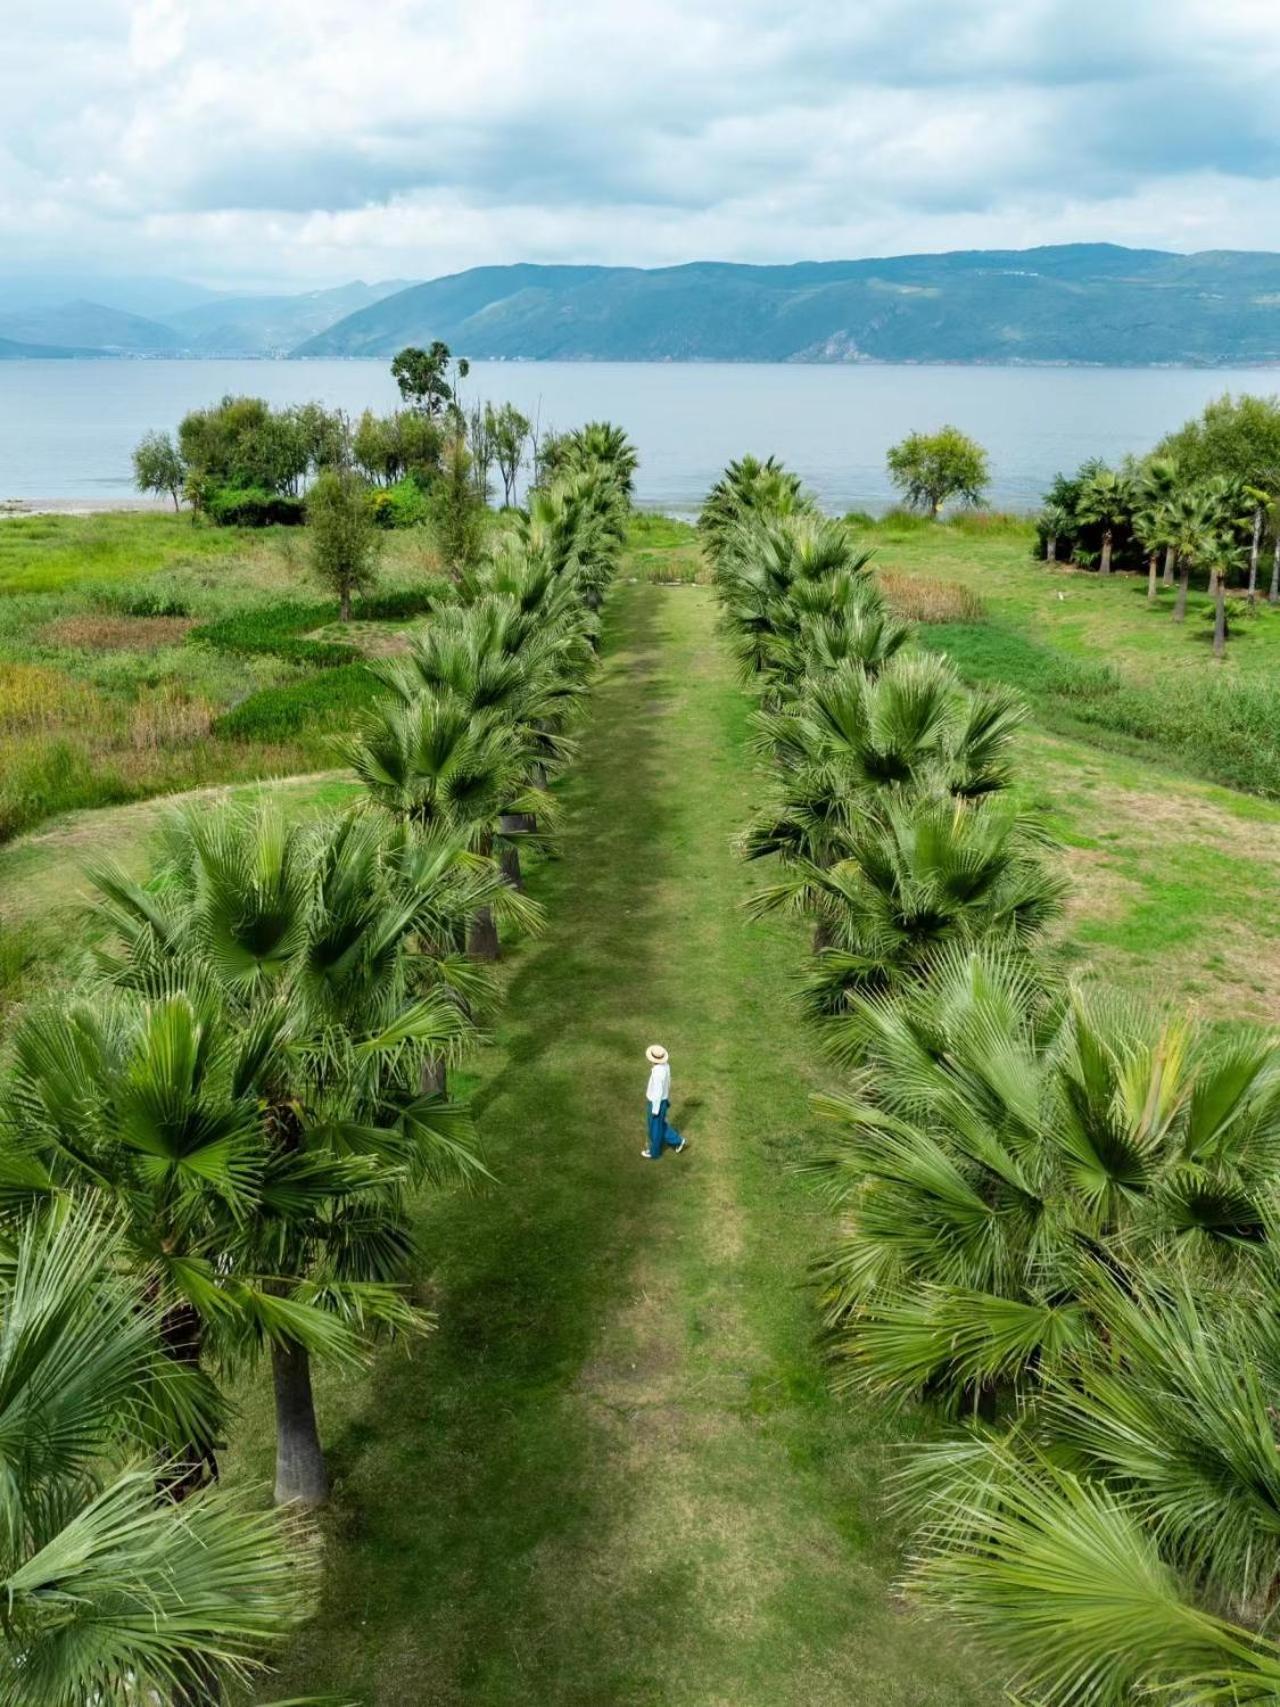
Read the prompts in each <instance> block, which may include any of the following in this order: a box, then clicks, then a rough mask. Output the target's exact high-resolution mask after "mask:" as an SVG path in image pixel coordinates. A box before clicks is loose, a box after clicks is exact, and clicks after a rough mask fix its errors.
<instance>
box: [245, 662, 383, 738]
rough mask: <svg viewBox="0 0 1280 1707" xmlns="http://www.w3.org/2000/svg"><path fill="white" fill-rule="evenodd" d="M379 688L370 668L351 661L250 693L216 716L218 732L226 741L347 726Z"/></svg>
mask: <svg viewBox="0 0 1280 1707" xmlns="http://www.w3.org/2000/svg"><path fill="white" fill-rule="evenodd" d="M349 657H350V654H349V653H348V659H349ZM377 691H378V684H377V682H376V681H375V680H374V678H373V676H371V675H370V673H369V670H368V668H367V666H366V665H364V664H352V663H350V662H349V661H348V662H346V663H344V664H343V665H342V666H341V668H339V669H332V670H322V671H320V672H319V673H318V674H316V675H314V676H305V677H304V678H303V679H302V680H301V681H297V682H286V683H285V684H284V686H283V687H275V688H263V689H262V690H261V691H260V692H258V693H254V694H250V695H249V697H248V699H245V700H241V702H240V704H239V705H237V706H235V707H233V708H232V710H230V711H226V712H224V713H223V714H222V716H221V717H219V718H218V719H217V720H216V722H215V723H214V725H213V732H214V734H215V735H217V736H218V737H219V738H220V739H221V740H224V741H288V740H292V739H294V738H295V737H297V736H299V735H313V734H315V733H317V731H321V730H329V729H335V730H336V729H345V728H347V727H348V726H349V725H350V723H351V721H352V719H353V718H354V717H355V715H356V714H357V713H358V712H361V711H365V710H367V709H368V707H369V706H370V705H371V704H372V703H373V699H374V697H375V695H376V693H377Z"/></svg>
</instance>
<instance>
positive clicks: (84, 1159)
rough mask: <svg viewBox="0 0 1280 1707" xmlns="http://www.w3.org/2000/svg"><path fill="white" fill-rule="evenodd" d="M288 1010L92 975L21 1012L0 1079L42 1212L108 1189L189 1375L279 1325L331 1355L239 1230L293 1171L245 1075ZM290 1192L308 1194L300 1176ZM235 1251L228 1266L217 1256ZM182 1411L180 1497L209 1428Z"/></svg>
mask: <svg viewBox="0 0 1280 1707" xmlns="http://www.w3.org/2000/svg"><path fill="white" fill-rule="evenodd" d="M285 1025H286V1016H285V1015H284V1014H283V1013H281V1012H279V1011H276V1010H273V1011H271V1012H269V1013H265V1014H264V1015H263V1016H262V1017H261V1019H260V1022H259V1023H258V1024H257V1025H256V1026H254V1027H252V1028H241V1027H239V1026H237V1025H236V1024H235V1023H234V1014H233V1012H232V1011H231V1009H230V1007H229V1004H228V1002H227V1000H226V999H225V998H224V997H223V995H222V994H221V993H220V992H219V991H218V990H217V989H216V988H211V987H209V985H208V984H207V982H205V983H204V984H203V985H202V984H201V982H200V981H199V980H196V981H194V982H193V983H192V984H191V985H190V987H184V982H183V980H181V979H180V978H178V979H168V980H160V981H158V982H157V984H156V986H155V989H154V991H140V990H134V989H122V990H114V991H113V990H106V989H103V988H101V987H91V988H89V989H86V990H84V991H81V992H78V993H76V994H74V995H72V996H70V997H69V996H67V995H66V994H62V995H59V996H58V997H56V998H53V997H51V998H50V999H49V1000H47V1001H45V1002H41V1003H39V1004H37V1005H36V1006H34V1007H33V1008H31V1009H30V1010H28V1011H27V1012H26V1013H25V1014H24V1016H23V1018H22V1021H21V1022H20V1024H19V1025H18V1027H17V1030H16V1033H15V1036H14V1039H13V1064H12V1070H11V1073H10V1075H9V1079H8V1082H7V1083H6V1085H5V1087H4V1091H5V1103H4V1109H3V1139H4V1151H3V1153H4V1161H5V1166H6V1168H7V1170H8V1173H9V1175H10V1176H11V1177H17V1178H19V1179H21V1180H22V1181H23V1187H24V1189H23V1196H24V1197H25V1199H26V1200H27V1201H28V1202H29V1203H30V1204H31V1205H32V1206H33V1207H34V1208H37V1209H38V1208H40V1207H42V1206H43V1205H44V1204H46V1203H49V1202H50V1201H56V1200H57V1199H58V1198H61V1197H70V1198H73V1199H81V1200H83V1199H86V1198H88V1199H92V1200H95V1201H97V1200H101V1199H104V1198H105V1200H106V1201H107V1202H108V1203H109V1204H110V1205H111V1206H112V1209H113V1211H114V1212H115V1213H116V1214H117V1215H118V1217H119V1221H120V1227H121V1239H122V1243H123V1248H124V1249H125V1250H127V1251H128V1252H129V1253H130V1256H131V1260H132V1262H133V1265H134V1267H135V1268H136V1269H137V1270H138V1271H140V1272H145V1273H146V1274H147V1275H148V1276H149V1277H150V1278H149V1282H148V1284H149V1289H150V1293H151V1295H152V1297H153V1298H154V1300H155V1303H156V1307H157V1310H158V1312H159V1314H158V1317H157V1321H158V1331H159V1336H160V1343H161V1346H162V1348H163V1350H164V1352H165V1354H166V1355H167V1356H168V1357H169V1358H171V1359H172V1361H173V1363H174V1365H175V1366H176V1368H177V1369H178V1370H180V1371H181V1372H182V1373H183V1374H184V1375H185V1376H186V1377H187V1378H188V1379H189V1380H190V1381H191V1382H193V1383H196V1382H207V1381H208V1379H209V1368H210V1357H211V1356H213V1357H215V1358H216V1357H218V1356H220V1355H223V1354H225V1353H227V1352H229V1351H230V1350H231V1348H233V1347H234V1346H235V1345H236V1344H238V1343H249V1342H252V1341H254V1340H257V1341H259V1342H261V1341H264V1340H265V1341H267V1342H270V1341H271V1340H273V1339H276V1338H280V1337H287V1338H288V1339H290V1340H293V1341H297V1342H299V1343H304V1344H307V1345H309V1346H310V1347H312V1348H313V1349H316V1350H320V1351H323V1352H326V1353H330V1354H335V1355H336V1354H339V1353H340V1352H341V1351H342V1349H343V1346H344V1344H345V1343H346V1342H347V1340H348V1336H347V1334H346V1333H345V1331H344V1330H343V1328H342V1326H341V1324H340V1323H338V1322H336V1321H335V1320H334V1319H333V1318H331V1317H330V1316H329V1315H327V1314H326V1313H325V1312H324V1311H322V1310H318V1309H316V1308H315V1307H314V1306H313V1304H312V1303H311V1302H310V1301H308V1300H306V1299H299V1298H288V1297H282V1296H280V1295H279V1289H278V1287H277V1285H276V1279H277V1271H275V1270H274V1268H268V1269H266V1270H265V1272H264V1269H263V1268H262V1267H260V1266H254V1265H253V1264H252V1263H251V1261H250V1260H249V1252H248V1250H246V1248H245V1244H244V1231H245V1229H246V1228H247V1227H248V1226H249V1225H250V1224H251V1221H252V1217H253V1216H254V1214H255V1213H257V1212H258V1211H260V1210H261V1209H263V1208H264V1207H265V1206H266V1205H267V1204H268V1203H269V1202H270V1200H271V1197H272V1194H273V1193H274V1192H275V1191H283V1192H286V1193H287V1192H288V1191H289V1189H290V1184H291V1182H290V1181H289V1180H288V1178H287V1177H286V1175H285V1174H284V1173H282V1172H281V1171H280V1170H279V1169H278V1168H276V1167H273V1166H272V1165H271V1164H272V1156H271V1152H270V1149H269V1147H268V1146H267V1144H266V1141H265V1135H264V1132H263V1127H262V1120H261V1111H260V1108H259V1104H258V1099H257V1096H256V1094H255V1082H256V1079H257V1075H258V1073H259V1072H260V1070H261V1068H262V1064H263V1062H264V1061H266V1060H268V1059H270V1056H271V1054H272V1052H273V1051H274V1050H276V1049H278V1048H280V1047H281V1046H282V1045H283V1042H284V1038H285ZM292 1183H295V1184H296V1186H297V1189H298V1190H299V1191H300V1192H301V1193H303V1195H305V1194H306V1191H307V1183H308V1182H307V1181H306V1179H305V1177H304V1178H300V1179H298V1180H297V1181H296V1182H292ZM230 1252H238V1253H240V1255H241V1256H242V1257H243V1258H244V1260H243V1261H241V1262H239V1263H238V1264H236V1265H235V1266H234V1267H233V1268H231V1270H230V1271H229V1272H228V1270H227V1256H228V1253H230ZM204 1425H205V1418H204V1417H203V1416H201V1415H193V1417H192V1419H191V1429H190V1432H189V1433H188V1434H187V1435H186V1436H185V1437H184V1438H183V1439H181V1440H178V1441H175V1442H174V1443H173V1446H172V1450H171V1458H172V1464H171V1466H170V1469H169V1472H168V1479H167V1484H166V1486H167V1491H168V1492H169V1494H170V1495H171V1496H172V1497H174V1498H175V1499H182V1498H186V1497H188V1496H189V1495H190V1494H191V1493H193V1492H194V1491H195V1490H196V1489H198V1488H200V1487H201V1486H203V1485H205V1484H206V1483H207V1482H208V1481H209V1480H210V1479H211V1478H213V1477H215V1476H216V1474H217V1461H216V1455H215V1441H216V1438H217V1437H216V1435H215V1434H212V1433H210V1432H209V1431H208V1429H207V1428H206V1427H205V1426H204Z"/></svg>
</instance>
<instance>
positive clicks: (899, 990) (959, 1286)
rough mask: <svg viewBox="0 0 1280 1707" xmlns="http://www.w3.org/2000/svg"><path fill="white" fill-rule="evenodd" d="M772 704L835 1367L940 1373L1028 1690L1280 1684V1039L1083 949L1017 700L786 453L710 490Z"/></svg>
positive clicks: (967, 1620) (959, 1583)
mask: <svg viewBox="0 0 1280 1707" xmlns="http://www.w3.org/2000/svg"><path fill="white" fill-rule="evenodd" d="M702 525H703V534H704V540H705V543H706V547H707V549H708V552H709V554H710V556H711V559H712V563H713V566H714V570H715V576H716V581H717V584H718V587H719V590H720V596H721V599H722V603H723V609H724V616H725V622H726V626H727V629H728V632H729V635H730V638H731V641H732V643H733V644H734V646H735V648H736V650H737V653H738V657H739V659H740V662H741V664H742V669H743V675H744V678H745V679H746V680H747V681H748V682H749V684H750V686H751V689H752V691H753V693H754V695H755V696H756V699H757V702H758V704H757V708H756V710H755V712H754V725H755V733H756V739H757V742H758V745H759V749H760V753H761V757H762V759H763V760H764V782H763V787H764V789H765V791H766V795H767V803H766V805H765V807H764V808H763V810H762V811H761V812H760V813H759V814H758V816H757V817H756V819H755V820H754V821H753V822H752V824H751V825H750V826H749V828H748V829H747V831H746V834H745V838H744V851H745V853H746V855H747V856H748V857H749V858H756V859H765V858H767V859H769V860H770V861H771V862H772V864H773V868H774V873H773V877H772V881H771V882H770V883H769V884H768V886H767V887H765V888H764V889H762V890H761V891H760V892H759V893H758V894H757V896H756V897H755V899H754V901H753V903H752V905H753V906H754V907H755V909H756V910H759V911H764V910H768V909H774V908H788V909H791V910H793V911H797V912H799V913H801V914H802V915H804V916H805V917H806V918H808V919H809V920H810V921H811V922H812V925H813V950H814V952H813V957H812V960H811V963H810V969H809V972H808V974H807V976H806V980H805V984H804V996H805V1000H806V1005H807V1007H808V1009H809V1011H810V1013H811V1014H812V1016H813V1018H814V1019H815V1020H816V1022H817V1025H818V1027H819V1032H820V1035H821V1037H822V1039H823V1042H824V1044H825V1046H826V1048H827V1050H828V1051H829V1053H830V1055H831V1057H832V1059H833V1061H834V1062H835V1063H836V1065H837V1067H838V1068H839V1070H840V1072H841V1074H842V1076H843V1078H844V1083H843V1086H842V1088H840V1089H839V1090H837V1091H835V1092H833V1093H830V1094H827V1095H824V1096H823V1097H820V1098H818V1099H816V1100H817V1106H818V1109H819V1112H820V1113H821V1114H822V1115H823V1116H824V1117H826V1119H827V1120H829V1121H830V1122H831V1125H832V1130H833V1132H834V1134H835V1137H834V1139H833V1141H832V1142H831V1143H830V1145H829V1146H828V1147H827V1150H826V1151H825V1153H824V1154H823V1155H822V1156H821V1157H820V1158H819V1159H818V1161H817V1162H816V1163H815V1164H814V1166H813V1169H812V1172H813V1175H814V1177H815V1179H816V1181H817V1182H818V1183H819V1185H820V1186H821V1188H822V1189H823V1190H824V1191H825V1193H826V1195H827V1198H828V1200H829V1202H830V1204H831V1206H832V1209H833V1213H834V1217H835V1220H836V1232H835V1235H834V1237H833V1239H832V1242H831V1244H830V1247H829V1248H828V1249H827V1250H826V1251H824V1252H823V1253H822V1255H821V1257H820V1258H819V1260H818V1262H817V1263H816V1265H815V1272H816V1279H817V1282H818V1286H819V1289H820V1297H821V1301H822V1308H823V1318H824V1334H825V1340H826V1345H827V1349H828V1351H829V1353H830V1356H831V1359H832V1362H833V1367H834V1369H835V1371H836V1378H837V1380H838V1382H839V1383H840V1385H841V1386H842V1387H844V1388H845V1389H846V1390H848V1391H850V1392H851V1393H856V1394H857V1395H859V1396H860V1397H861V1398H862V1399H863V1401H864V1402H869V1403H870V1402H875V1403H880V1404H888V1405H892V1406H900V1405H905V1404H908V1403H915V1404H918V1403H921V1402H923V1403H925V1404H927V1405H928V1406H929V1407H930V1408H931V1411H932V1414H933V1416H934V1418H935V1420H936V1422H937V1424H938V1431H937V1433H938V1438H936V1439H935V1440H934V1441H932V1442H931V1443H930V1444H928V1445H925V1446H920V1447H916V1448H914V1449H913V1450H912V1452H911V1453H910V1454H909V1455H908V1456H907V1458H906V1459H905V1461H904V1462H905V1468H904V1469H903V1470H902V1471H901V1473H900V1474H899V1475H898V1477H897V1479H896V1483H895V1486H896V1490H897V1497H898V1499H899V1501H900V1502H901V1505H902V1507H903V1509H904V1511H906V1512H907V1513H908V1514H909V1515H910V1517H911V1518H912V1520H913V1521H914V1523H915V1525H916V1529H917V1543H916V1546H915V1549H914V1551H913V1557H912V1561H911V1564H910V1567H909V1571H908V1576H907V1583H908V1587H909V1588H910V1590H911V1591H912V1592H914V1593H915V1594H916V1595H917V1596H919V1597H920V1598H922V1599H923V1600H924V1601H925V1602H927V1603H929V1604H932V1605H934V1606H937V1607H940V1608H943V1609H945V1610H947V1611H948V1612H949V1613H950V1614H951V1615H952V1616H953V1617H955V1618H957V1619H959V1620H960V1621H961V1623H962V1624H963V1625H964V1626H965V1627H966V1628H967V1629H968V1630H969V1631H971V1632H972V1633H974V1634H975V1635H976V1636H978V1637H979V1638H981V1639H984V1640H986V1641H988V1642H989V1643H991V1644H992V1645H994V1647H995V1648H996V1649H997V1650H998V1652H1000V1653H1001V1654H1002V1655H1003V1656H1005V1658H1006V1659H1007V1661H1008V1662H1010V1663H1011V1665H1012V1667H1013V1668H1014V1669H1016V1672H1017V1682H1016V1687H1017V1691H1018V1698H1019V1699H1020V1700H1025V1701H1027V1702H1029V1703H1030V1702H1037V1703H1045V1704H1048V1703H1066V1702H1081V1703H1083V1702H1089V1703H1090V1704H1091V1707H1092V1704H1099V1707H1107V1704H1111V1703H1115V1704H1119V1703H1128V1702H1132V1701H1134V1700H1137V1699H1146V1698H1148V1697H1149V1696H1155V1695H1157V1694H1160V1695H1162V1696H1163V1697H1167V1698H1168V1699H1170V1700H1171V1701H1174V1702H1177V1703H1179V1704H1190V1703H1193V1702H1194V1703H1201V1702H1210V1701H1232V1702H1241V1701H1246V1700H1247V1701H1264V1700H1265V1701H1280V1645H1278V1644H1277V1643H1276V1641H1275V1640H1274V1639H1273V1636H1272V1634H1271V1629H1272V1624H1273V1621H1274V1619H1275V1616H1276V1613H1277V1602H1278V1600H1280V1425H1278V1423H1277V1418H1278V1417H1280V1335H1278V1333H1277V1327H1276V1320H1277V1312H1276V1304H1277V1300H1278V1299H1280V1244H1277V1237H1278V1232H1280V1194H1278V1193H1277V1180H1278V1178H1280V1050H1277V1047H1276V1043H1275V1041H1274V1039H1273V1038H1271V1037H1270V1036H1267V1035H1263V1034H1260V1033H1254V1032H1251V1031H1246V1030H1244V1029H1242V1028H1236V1029H1234V1030H1233V1031H1232V1032H1231V1033H1230V1034H1229V1035H1223V1034H1222V1033H1221V1032H1216V1031H1213V1030H1210V1029H1206V1028H1202V1027H1198V1026H1196V1025H1195V1024H1193V1023H1192V1022H1190V1021H1189V1020H1187V1019H1186V1018H1184V1017H1181V1016H1177V1015H1172V1014H1169V1013H1166V1012H1163V1011H1161V1010H1158V1009H1155V1008H1153V1007H1152V1006H1150V1005H1149V1004H1146V1003H1143V1002H1139V1001H1136V1000H1132V999H1129V998H1127V997H1122V996H1120V995H1118V994H1117V993H1115V992H1114V991H1110V990H1107V989H1105V988H1101V987H1098V986H1096V985H1093V984H1077V983H1073V982H1071V981H1070V980H1069V979H1067V978H1066V977H1065V976H1064V975H1063V974H1062V973H1061V971H1060V969H1059V967H1058V965H1057V964H1056V962H1055V960H1054V957H1053V955H1052V953H1051V952H1050V951H1049V950H1048V949H1047V948H1046V945H1045V942H1044V937H1043V931H1044V927H1045V925H1046V924H1047V923H1048V921H1049V920H1050V919H1051V918H1052V916H1053V914H1054V912H1055V910H1056V908H1057V906H1058V904H1059V901H1060V899H1061V894H1062V887H1061V883H1060V881H1059V880H1058V879H1057V878H1056V877H1055V876H1054V875H1053V874H1052V873H1051V872H1050V871H1049V870H1048V869H1047V867H1046V864H1045V854H1046V851H1047V850H1048V847H1049V839H1048V836H1047V833H1046V831H1045V828H1044V826H1043V824H1042V823H1041V822H1039V821H1038V820H1037V819H1036V818H1035V817H1034V816H1033V815H1031V814H1029V813H1028V812H1027V811H1026V810H1025V809H1023V808H1020V807H1019V806H1018V805H1017V804H1016V803H1015V801H1014V799H1013V797H1012V796H1013V789H1012V785H1013V784H1014V783H1015V781H1016V775H1015V771H1016V766H1015V755H1014V752H1013V750H1012V745H1011V743H1012V739H1013V737H1014V735H1015V732H1016V730H1017V727H1018V724H1019V721H1020V717H1021V711H1020V708H1019V707H1018V705H1017V704H1016V703H1015V702H1014V701H1013V700H1012V698H1011V697H1010V696H1008V695H1007V694H1005V693H1004V692H1003V691H1002V690H996V691H994V692H980V693H977V694H968V693H966V692H964V691H963V690H962V688H961V687H960V685H959V684H958V682H957V681H956V679H955V676H954V674H953V673H952V671H951V670H950V668H949V666H948V665H947V664H946V663H943V662H939V661H938V660H936V659H932V658H928V657H923V656H920V655H918V654H916V653H915V652H914V651H913V649H912V646H911V642H910V637H909V635H908V634H906V633H905V632H904V631H903V629H902V627H901V625H899V624H897V623H895V622H894V621H893V619H892V618H890V617H888V616H886V614H885V611H884V607H883V604H882V601H881V599H880V597H879V594H878V592H877V590H876V586H875V578H874V575H873V573H872V571H871V567H870V565H869V564H868V562H867V560H866V558H865V556H864V555H862V554H859V553H858V552H857V550H856V548H855V545H854V543H853V541H852V540H851V538H850V537H849V535H848V534H847V533H846V532H845V530H844V529H843V527H842V526H841V525H840V524H838V523H832V522H829V521H825V520H823V519H822V518H821V517H820V516H819V515H818V514H817V513H816V510H815V509H814V507H813V506H812V505H811V504H810V503H809V502H808V501H807V499H806V498H805V495H804V493H803V491H802V490H801V488H800V485H799V482H798V481H796V480H795V479H794V477H792V476H790V475H788V474H787V473H786V472H785V471H784V470H782V469H780V468H779V467H778V466H777V465H776V464H774V463H772V462H770V463H764V464H762V463H758V462H755V461H754V460H752V459H744V460H743V461H742V462H740V463H737V464H734V465H733V466H731V468H730V469H729V470H728V471H727V473H726V475H725V476H724V478H723V479H722V480H721V481H720V482H719V484H718V485H717V486H716V488H715V489H714V490H713V492H712V494H711V496H710V497H709V499H708V501H707V505H706V507H705V509H704V512H703V518H702Z"/></svg>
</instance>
